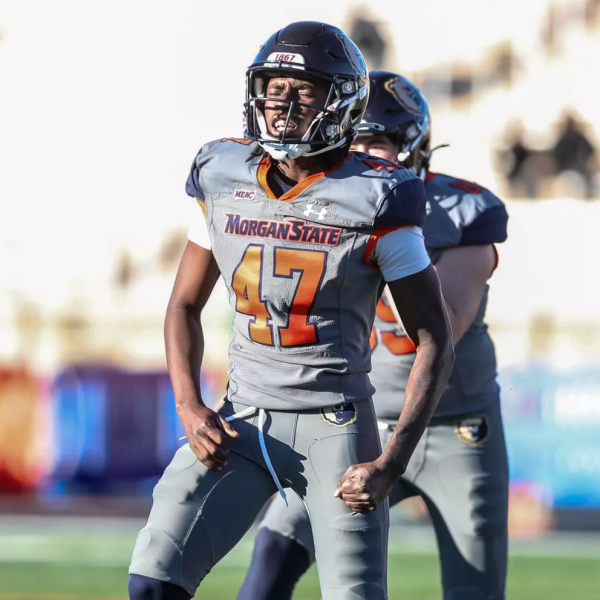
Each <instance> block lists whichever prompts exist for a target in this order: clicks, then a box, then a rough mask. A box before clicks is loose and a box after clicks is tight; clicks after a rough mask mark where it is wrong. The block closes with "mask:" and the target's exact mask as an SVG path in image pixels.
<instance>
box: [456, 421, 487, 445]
mask: <svg viewBox="0 0 600 600" xmlns="http://www.w3.org/2000/svg"><path fill="white" fill-rule="evenodd" d="M456 435H457V436H458V437H459V438H460V439H461V440H462V441H463V442H464V443H465V444H481V442H484V441H485V440H487V438H488V436H489V435H490V428H489V426H488V422H487V419H486V418H485V417H467V418H466V419H461V420H460V421H458V422H457V423H456Z"/></svg>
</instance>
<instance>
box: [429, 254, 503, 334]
mask: <svg viewBox="0 0 600 600" xmlns="http://www.w3.org/2000/svg"><path fill="white" fill-rule="evenodd" d="M495 266H496V253H495V251H494V247H493V246H492V245H491V244H488V245H485V246H458V247H456V248H450V249H448V250H446V251H444V253H443V254H442V256H441V257H440V259H439V260H438V262H437V263H436V265H435V270H436V271H437V274H438V277H439V279H440V283H441V284H442V293H443V294H444V300H445V301H446V308H447V309H448V316H449V317H450V324H451V325H452V333H453V335H454V343H455V344H456V342H458V340H460V338H461V337H462V336H463V335H464V334H465V332H466V331H467V329H469V327H470V326H471V324H472V323H473V321H474V320H475V316H476V315H477V310H478V309H479V305H480V304H481V298H482V297H483V293H484V292H485V285H486V282H487V281H488V279H489V278H490V277H491V276H492V273H493V271H494V268H495Z"/></svg>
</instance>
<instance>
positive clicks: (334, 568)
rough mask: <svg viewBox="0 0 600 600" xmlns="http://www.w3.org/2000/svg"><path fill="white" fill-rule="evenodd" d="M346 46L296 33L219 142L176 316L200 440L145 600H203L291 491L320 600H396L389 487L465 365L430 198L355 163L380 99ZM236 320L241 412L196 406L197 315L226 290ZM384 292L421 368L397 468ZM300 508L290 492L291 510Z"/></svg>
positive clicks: (166, 510)
mask: <svg viewBox="0 0 600 600" xmlns="http://www.w3.org/2000/svg"><path fill="white" fill-rule="evenodd" d="M368 88H369V79H368V74H367V70H366V66H365V63H364V60H363V58H362V56H361V54H360V52H359V51H358V49H357V48H356V46H355V45H354V44H353V43H352V41H351V40H350V39H349V38H348V37H346V36H345V35H344V33H343V32H342V31H340V30H339V29H336V28H334V27H331V26H329V25H324V24H322V23H312V22H303V23H294V24H291V25H289V26H288V27H286V28H284V29H282V30H281V31H279V32H277V33H276V34H274V35H273V36H272V37H271V38H270V39H269V40H268V41H267V42H266V43H265V44H264V45H263V46H262V48H261V49H260V51H259V54H258V55H257V57H256V58H255V60H254V63H253V65H252V66H251V67H250V68H249V70H248V73H247V90H248V97H247V102H246V119H247V126H246V132H245V135H246V137H245V138H244V139H223V140H218V141H215V142H211V143H209V144H207V145H205V146H204V147H203V148H202V150H201V151H200V152H199V154H198V155H197V157H196V159H195V161H194V164H193V166H192V171H191V174H190V177H189V179H188V185H187V190H188V193H189V194H190V195H192V196H194V197H195V198H196V199H197V200H198V212H197V217H196V219H195V222H194V224H193V225H192V228H191V231H190V241H189V243H188V245H187V247H186V249H185V252H184V255H183V258H182V260H181V264H180V267H179V271H178V274H177V279H176V281H175V286H174V290H173V294H172V296H171V300H170V303H169V308H168V310H167V317H166V324H165V337H166V345H167V360H168V366H169V372H170V375H171V380H172V383H173V388H174V392H175V400H176V404H177V410H178V413H179V415H180V417H181V419H182V422H183V425H184V428H185V432H186V437H187V440H188V444H186V445H184V446H183V447H182V448H181V449H180V450H179V451H178V452H177V454H176V455H175V457H174V459H173V461H172V463H171V464H170V465H169V466H168V467H167V469H166V471H165V473H164V475H163V477H162V478H161V480H160V481H159V483H158V484H157V486H156V488H155V489H154V504H153V507H152V511H151V513H150V516H149V519H148V523H147V525H146V527H144V529H143V530H142V531H141V532H140V534H139V536H138V539H137V542H136V546H135V549H134V553H133V559H132V563H131V567H130V574H131V577H130V580H129V594H130V598H131V599H132V600H148V599H152V600H182V599H184V600H188V599H189V598H190V597H191V596H193V595H194V594H195V592H196V589H197V588H198V586H199V585H200V583H201V582H202V580H203V578H204V577H205V576H206V574H207V573H208V572H209V571H210V570H211V569H212V567H213V566H214V565H215V564H216V563H217V562H218V561H219V560H220V559H221V558H222V557H223V556H225V555H226V554H227V553H228V552H229V550H230V549H231V548H232V547H233V546H234V545H235V544H236V543H237V542H238V541H239V540H240V539H241V538H242V536H243V535H244V533H245V532H246V531H247V529H248V528H249V527H250V525H251V524H252V522H253V521H254V519H255V517H256V515H257V513H258V511H259V510H260V509H261V507H262V506H263V505H264V504H265V502H266V501H267V500H268V499H269V498H270V497H271V496H272V495H273V493H275V492H276V491H277V490H279V492H280V494H281V495H282V497H283V498H285V489H284V488H291V489H292V490H293V491H294V492H295V494H298V495H299V496H300V497H301V498H302V500H303V501H304V502H305V503H306V506H307V507H308V509H309V510H310V511H311V514H312V519H313V521H312V525H313V532H314V539H315V547H316V548H317V549H318V551H319V552H318V554H319V559H318V562H319V570H320V572H321V578H320V579H321V589H322V597H323V598H324V599H325V600H359V599H364V598H369V600H385V599H386V598H387V590H386V586H387V572H386V548H387V531H388V504H387V502H386V501H385V500H386V498H387V496H388V494H389V492H390V490H391V489H392V487H393V486H394V484H395V483H396V482H397V480H398V478H399V477H400V475H401V474H402V473H403V472H404V470H405V469H406V465H407V464H408V461H409V459H410V456H411V455H412V452H413V451H414V448H415V446H416V445H417V443H418V441H419V439H420V437H421V435H422V434H423V431H424V430H425V427H426V426H427V424H428V423H429V419H430V417H431V414H432V413H433V411H434V410H435V407H436V405H437V402H438V400H439V397H440V395H441V393H442V391H443V389H444V386H445V384H446V381H447V379H448V376H449V374H450V371H451V368H452V363H453V348H452V332H451V329H450V324H449V322H448V316H447V313H446V310H445V308H444V303H443V299H442V296H441V290H440V285H439V280H438V277H437V275H436V273H435V270H434V269H433V267H432V265H431V263H430V260H429V257H428V255H427V252H426V250H425V246H424V243H423V237H422V234H421V230H420V228H419V226H420V225H421V223H422V221H423V219H424V216H425V196H424V190H423V183H422V182H421V180H420V179H419V178H418V177H416V176H415V175H414V174H413V173H411V172H410V171H408V170H406V169H399V168H397V167H396V166H394V165H392V164H390V163H388V162H386V161H383V160H373V159H370V158H369V157H368V156H367V155H364V154H350V153H349V149H350V145H351V143H352V141H353V140H354V137H355V131H356V130H355V128H356V127H358V125H359V124H360V123H361V121H362V118H363V115H364V111H365V108H366V105H367V99H368ZM219 275H221V276H222V277H223V278H224V280H225V283H226V285H227V286H228V288H229V296H230V300H231V304H232V305H233V307H234V308H235V313H234V319H233V325H232V327H233V331H234V338H233V341H232V343H231V347H230V356H231V366H230V380H229V386H228V391H227V398H226V402H225V403H224V406H223V407H222V408H221V409H220V410H219V412H218V413H217V412H213V411H212V410H210V409H209V408H208V407H206V406H205V405H204V404H203V402H202V398H201V396H200V389H199V380H200V378H199V369H200V363H201V359H202V353H203V350H204V343H203V339H202V330H201V325H200V313H201V312H202V308H203V307H204V305H205V303H206V300H207V298H208V297H209V295H210V293H211V291H212V289H213V286H214V284H215V282H216V280H217V278H218V277H219ZM385 282H387V285H388V286H389V289H390V291H391V294H392V296H393V298H394V301H395V303H396V305H397V307H398V310H399V312H400V314H401V316H402V319H403V321H404V324H405V326H406V330H407V331H408V333H409V335H410V336H411V338H412V339H413V341H414V343H415V345H416V356H417V358H416V360H415V362H414V366H413V368H412V371H411V375H410V378H409V381H408V384H407V389H406V393H405V407H404V411H403V412H402V417H401V419H400V420H399V422H398V423H397V427H396V429H395V433H394V434H392V436H391V437H392V439H391V441H390V442H389V444H388V446H387V448H386V450H385V451H384V452H383V453H382V451H381V445H380V439H379V435H378V430H377V423H376V419H375V413H374V411H373V407H372V402H371V395H372V393H373V391H374V390H373V387H372V385H371V384H370V382H369V377H368V371H369V370H370V355H371V351H370V348H369V336H370V330H371V325H372V323H373V319H374V317H375V310H376V304H377V300H378V298H379V297H380V295H381V291H382V289H383V287H384V283H385ZM295 494H294V495H295Z"/></svg>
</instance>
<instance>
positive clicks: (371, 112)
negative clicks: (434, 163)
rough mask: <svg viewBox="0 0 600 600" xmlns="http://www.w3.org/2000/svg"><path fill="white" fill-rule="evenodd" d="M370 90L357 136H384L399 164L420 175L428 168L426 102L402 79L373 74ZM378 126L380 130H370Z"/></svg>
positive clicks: (428, 129) (429, 131) (428, 116)
mask: <svg viewBox="0 0 600 600" xmlns="http://www.w3.org/2000/svg"><path fill="white" fill-rule="evenodd" d="M369 79H370V81H371V91H370V97H369V104H368V106H367V110H366V112H365V116H364V119H365V121H366V123H365V124H364V125H363V126H362V127H361V128H360V135H369V134H377V133H386V134H388V135H390V136H391V137H392V139H393V141H394V143H395V144H396V148H397V149H398V161H399V162H400V164H402V165H403V166H405V167H407V168H410V169H411V170H412V171H414V172H415V173H416V174H417V175H419V176H422V175H423V171H424V170H426V169H427V167H428V166H429V157H430V154H431V152H430V150H429V141H430V137H431V116H430V114H429V105H428V104H427V100H425V97H424V96H423V94H422V93H421V91H420V90H419V88H417V87H416V86H415V85H413V84H412V83H411V82H410V81H409V80H408V79H406V78H405V77H401V76H400V75H396V74H395V73H390V72H389V71H372V72H371V73H370V75H369ZM372 124H379V125H381V126H382V127H383V129H380V128H376V127H373V126H372Z"/></svg>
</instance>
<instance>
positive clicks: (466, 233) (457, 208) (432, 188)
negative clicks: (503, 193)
mask: <svg viewBox="0 0 600 600" xmlns="http://www.w3.org/2000/svg"><path fill="white" fill-rule="evenodd" d="M425 181H426V185H425V191H426V194H427V200H428V202H429V205H430V214H431V217H434V214H435V212H436V211H439V210H440V209H442V210H443V211H444V212H445V213H446V215H447V216H448V217H449V219H450V221H451V222H452V224H453V225H454V227H455V228H456V229H457V230H458V232H459V234H460V238H459V240H458V243H457V244H456V245H459V246H477V245H484V244H497V243H501V242H504V241H505V240H506V237H507V223H508V214H507V212H506V207H505V206H504V203H503V202H502V200H500V199H499V198H498V197H497V196H495V195H494V194H493V193H492V192H490V191H489V190H488V189H486V188H484V187H483V186H480V185H478V184H477V183H473V182H470V181H464V180H462V179H457V178H456V177H450V176H448V175H442V174H435V173H430V174H428V177H427V178H426V180H425Z"/></svg>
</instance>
